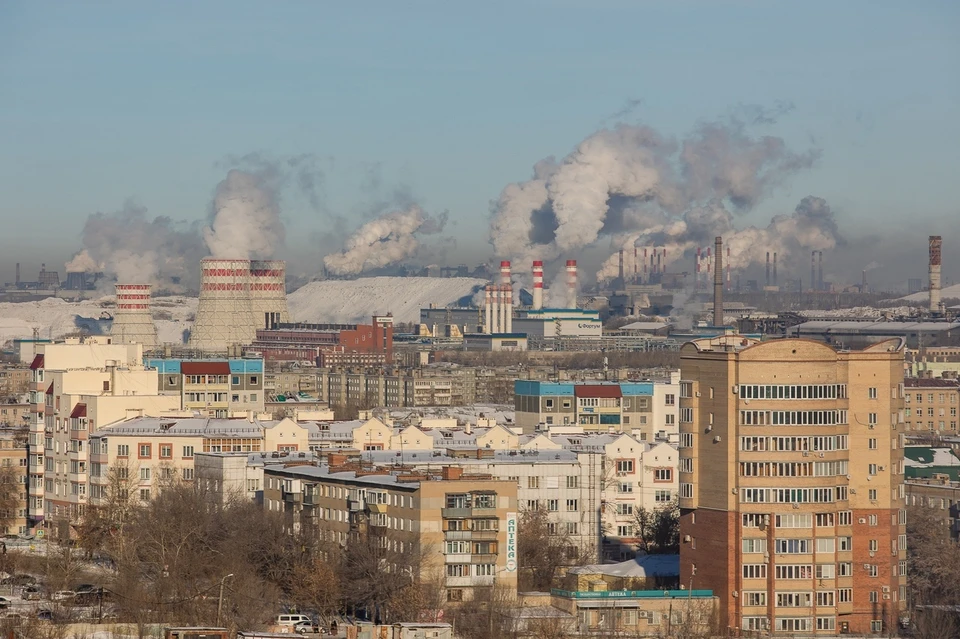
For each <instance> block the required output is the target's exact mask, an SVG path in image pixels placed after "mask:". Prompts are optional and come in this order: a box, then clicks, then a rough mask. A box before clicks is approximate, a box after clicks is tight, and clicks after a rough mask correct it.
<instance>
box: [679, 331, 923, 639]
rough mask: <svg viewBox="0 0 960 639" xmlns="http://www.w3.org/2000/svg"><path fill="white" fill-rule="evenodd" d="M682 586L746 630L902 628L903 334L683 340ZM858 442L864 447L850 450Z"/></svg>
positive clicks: (723, 618) (732, 625) (830, 632)
mask: <svg viewBox="0 0 960 639" xmlns="http://www.w3.org/2000/svg"><path fill="white" fill-rule="evenodd" d="M680 359H681V372H682V381H681V393H680V397H681V399H680V467H679V471H680V508H681V524H680V533H681V551H680V558H681V562H680V563H681V583H682V584H684V585H686V586H687V587H688V588H710V589H713V590H714V592H715V593H716V594H717V595H718V596H719V599H720V617H721V623H722V625H723V626H725V627H729V628H738V629H740V630H743V631H765V632H766V631H770V632H772V633H774V634H776V633H789V634H793V633H805V634H806V633H809V634H827V635H835V634H837V633H838V632H839V633H844V632H850V633H863V634H867V633H879V632H883V633H886V632H888V631H893V630H894V629H895V628H896V624H897V622H898V620H899V615H900V613H901V611H902V610H903V609H904V605H905V603H906V601H905V598H906V588H905V585H906V577H905V574H906V530H905V523H906V510H905V501H904V485H903V449H902V439H903V438H902V432H903V427H904V424H903V423H902V419H903V418H902V411H903V392H904V391H903V342H902V340H899V339H897V340H889V341H885V342H881V343H878V344H875V345H872V346H870V347H868V348H866V349H865V350H862V351H836V350H834V349H833V348H831V347H830V346H828V345H825V344H822V343H818V342H811V341H806V340H796V339H789V340H775V341H770V342H763V343H761V342H758V341H756V340H752V339H747V338H744V337H743V336H740V335H727V336H721V337H716V338H712V339H700V340H696V341H694V342H690V343H688V344H686V345H684V346H683V348H682V349H681V352H680ZM854 452H855V454H854Z"/></svg>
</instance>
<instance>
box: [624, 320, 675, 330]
mask: <svg viewBox="0 0 960 639" xmlns="http://www.w3.org/2000/svg"><path fill="white" fill-rule="evenodd" d="M667 326H669V324H667V323H666V322H633V323H632V324H627V325H626V326H621V327H620V330H622V331H659V330H660V329H663V328H666V327H667Z"/></svg>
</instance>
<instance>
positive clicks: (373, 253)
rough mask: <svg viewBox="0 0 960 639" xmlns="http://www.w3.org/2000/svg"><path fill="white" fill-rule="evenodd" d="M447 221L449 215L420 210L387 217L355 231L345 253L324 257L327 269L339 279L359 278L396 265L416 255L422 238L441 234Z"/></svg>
mask: <svg viewBox="0 0 960 639" xmlns="http://www.w3.org/2000/svg"><path fill="white" fill-rule="evenodd" d="M446 221H447V213H442V214H441V215H438V216H436V217H431V216H430V215H427V214H426V213H424V212H423V210H422V209H421V208H420V207H418V206H411V207H410V208H408V209H406V210H403V211H393V212H391V213H387V214H385V215H382V216H380V217H378V218H377V219H375V220H371V221H369V222H367V223H366V224H364V225H363V226H361V227H360V228H359V229H357V230H356V231H354V233H353V235H351V236H350V237H349V238H347V241H346V245H345V248H344V250H343V251H341V252H339V253H333V254H331V255H327V256H326V257H324V258H323V265H324V266H325V267H326V268H327V270H328V271H330V272H331V273H334V274H337V275H356V274H358V273H362V272H363V271H367V270H371V269H376V268H382V267H384V266H389V265H391V264H396V263H398V262H401V261H403V260H405V259H407V258H410V257H413V256H414V255H416V253H417V250H418V249H419V248H420V241H419V240H418V237H417V236H418V235H426V234H430V233H439V232H440V231H441V230H443V227H444V225H445V224H446Z"/></svg>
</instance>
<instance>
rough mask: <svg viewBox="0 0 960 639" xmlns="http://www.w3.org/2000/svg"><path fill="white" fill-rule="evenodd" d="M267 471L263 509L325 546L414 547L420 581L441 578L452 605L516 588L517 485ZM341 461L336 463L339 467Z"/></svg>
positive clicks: (429, 476)
mask: <svg viewBox="0 0 960 639" xmlns="http://www.w3.org/2000/svg"><path fill="white" fill-rule="evenodd" d="M344 461H345V460H344V459H336V460H335V459H331V463H334V467H333V468H330V467H329V466H321V467H317V466H313V465H289V466H286V467H284V468H275V467H267V468H265V469H264V486H265V487H264V493H263V498H264V507H265V508H267V509H268V510H271V511H274V512H280V513H283V515H284V516H285V517H286V519H287V522H288V525H289V526H290V527H291V528H292V529H299V528H306V527H311V528H313V529H314V530H316V531H317V532H318V534H319V535H320V536H321V538H322V539H324V540H326V541H331V542H336V543H340V544H347V543H349V542H351V541H356V540H359V539H364V538H366V539H372V540H374V541H375V543H377V544H379V545H380V546H381V547H388V548H392V549H398V551H395V552H397V557H398V558H402V557H403V553H404V550H405V549H410V548H413V549H416V550H417V551H418V552H413V553H410V554H414V555H420V554H422V555H423V556H424V557H425V559H424V561H423V563H422V564H421V565H418V566H413V565H411V566H397V567H396V568H397V569H399V570H410V573H411V577H413V578H414V579H415V580H417V581H421V582H428V581H433V580H439V581H440V582H441V583H442V585H443V587H444V590H445V594H446V599H447V600H448V601H451V602H457V601H467V600H470V599H472V598H474V596H476V594H477V592H478V591H480V590H481V589H488V588H490V587H492V586H493V585H494V584H495V583H496V584H497V585H500V586H504V587H506V588H508V589H510V590H513V591H516V588H517V512H518V503H517V484H516V482H514V481H501V480H496V479H492V478H490V477H489V476H482V475H468V474H466V473H464V472H462V471H461V469H459V468H452V467H448V468H443V469H441V470H440V472H439V473H424V472H411V471H409V470H403V471H398V472H396V473H389V472H386V471H381V472H377V473H376V474H368V473H366V472H363V473H361V472H358V469H357V468H352V469H349V470H348V469H347V468H348V467H346V466H343V465H340V464H342V462H344ZM337 462H340V463H337Z"/></svg>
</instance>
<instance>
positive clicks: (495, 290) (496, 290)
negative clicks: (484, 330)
mask: <svg viewBox="0 0 960 639" xmlns="http://www.w3.org/2000/svg"><path fill="white" fill-rule="evenodd" d="M490 297H491V298H492V299H493V312H492V315H493V323H492V324H490V332H491V333H499V332H500V287H499V286H497V285H495V284H493V285H491V286H490Z"/></svg>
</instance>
